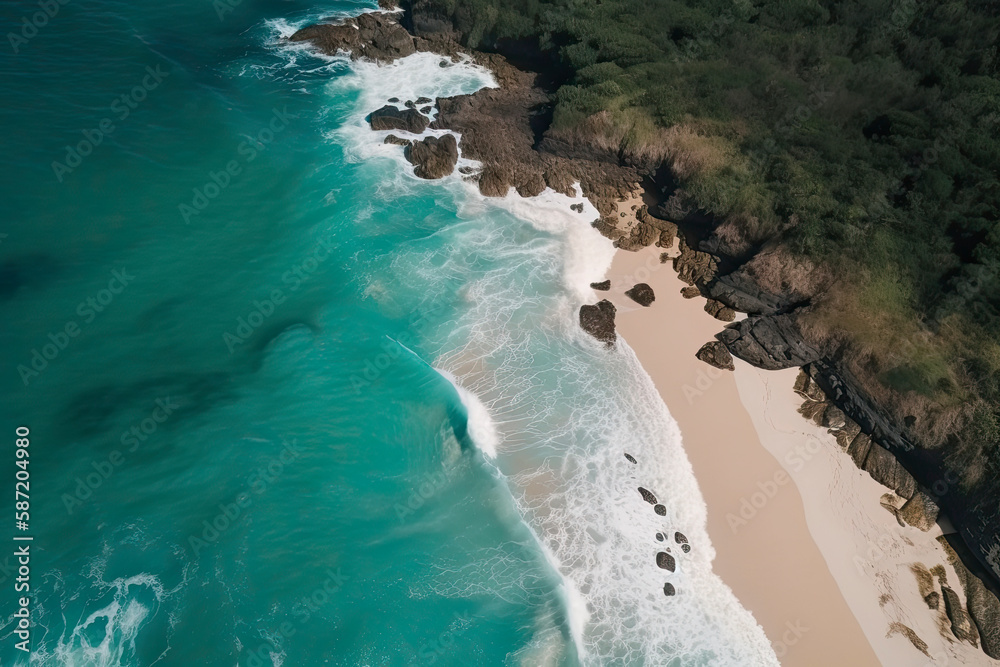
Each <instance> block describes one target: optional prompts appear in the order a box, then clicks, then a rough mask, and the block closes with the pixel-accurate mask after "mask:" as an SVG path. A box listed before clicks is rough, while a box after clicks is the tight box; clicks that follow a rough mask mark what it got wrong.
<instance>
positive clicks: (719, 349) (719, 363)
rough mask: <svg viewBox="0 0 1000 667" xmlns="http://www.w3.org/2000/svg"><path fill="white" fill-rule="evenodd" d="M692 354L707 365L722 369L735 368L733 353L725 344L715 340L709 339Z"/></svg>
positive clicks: (733, 369) (732, 369) (730, 369)
mask: <svg viewBox="0 0 1000 667" xmlns="http://www.w3.org/2000/svg"><path fill="white" fill-rule="evenodd" d="M694 356H696V357H697V358H698V359H701V360H702V361H704V362H705V363H706V364H708V365H709V366H715V367H716V368H721V369H722V370H724V371H735V370H736V366H735V365H734V364H733V355H731V354H730V353H729V349H728V348H727V347H726V346H725V345H723V344H722V343H720V342H719V341H717V340H713V341H709V342H708V343H705V344H704V345H702V346H701V349H700V350H698V351H697V352H695V355H694Z"/></svg>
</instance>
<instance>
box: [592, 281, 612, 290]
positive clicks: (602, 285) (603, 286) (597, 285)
mask: <svg viewBox="0 0 1000 667" xmlns="http://www.w3.org/2000/svg"><path fill="white" fill-rule="evenodd" d="M590 288H591V289H596V290H599V291H601V292H607V291H608V290H609V289H611V281H610V280H605V281H603V282H599V283H590Z"/></svg>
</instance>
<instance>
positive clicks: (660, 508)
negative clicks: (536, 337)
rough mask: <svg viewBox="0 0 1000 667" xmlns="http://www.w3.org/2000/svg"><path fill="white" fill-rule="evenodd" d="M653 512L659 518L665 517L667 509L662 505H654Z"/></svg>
mask: <svg viewBox="0 0 1000 667" xmlns="http://www.w3.org/2000/svg"><path fill="white" fill-rule="evenodd" d="M653 511H654V512H656V513H657V514H659V515H660V516H667V508H666V507H664V506H663V505H656V506H655V507H653Z"/></svg>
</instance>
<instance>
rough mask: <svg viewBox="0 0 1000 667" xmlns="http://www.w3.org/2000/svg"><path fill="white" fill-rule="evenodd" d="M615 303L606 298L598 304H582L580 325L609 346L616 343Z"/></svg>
mask: <svg viewBox="0 0 1000 667" xmlns="http://www.w3.org/2000/svg"><path fill="white" fill-rule="evenodd" d="M616 311H617V309H616V308H615V305H614V304H613V303H611V302H610V301H608V300H607V299H604V300H603V301H601V302H599V303H597V304H596V305H589V304H588V305H584V306H580V327H581V328H582V329H583V330H584V331H586V332H587V333H589V334H590V335H591V336H593V337H594V338H596V339H597V340H599V341H601V342H602V343H604V344H605V345H607V346H608V347H611V346H612V345H614V344H615V341H616V340H618V336H617V334H616V333H615V312H616Z"/></svg>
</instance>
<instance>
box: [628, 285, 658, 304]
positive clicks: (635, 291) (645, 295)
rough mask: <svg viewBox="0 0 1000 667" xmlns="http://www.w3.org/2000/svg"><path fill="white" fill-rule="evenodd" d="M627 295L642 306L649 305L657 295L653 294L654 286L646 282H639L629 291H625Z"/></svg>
mask: <svg viewBox="0 0 1000 667" xmlns="http://www.w3.org/2000/svg"><path fill="white" fill-rule="evenodd" d="M625 296H627V297H628V298H630V299H632V300H633V301H635V302H636V303H637V304H639V305H640V306H649V305H650V304H651V303H653V301H655V300H656V296H655V295H654V294H653V288H652V287H650V286H649V285H647V284H646V283H639V284H638V285H636V286H635V287H633V288H632V289H630V290H629V291H627V292H625Z"/></svg>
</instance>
